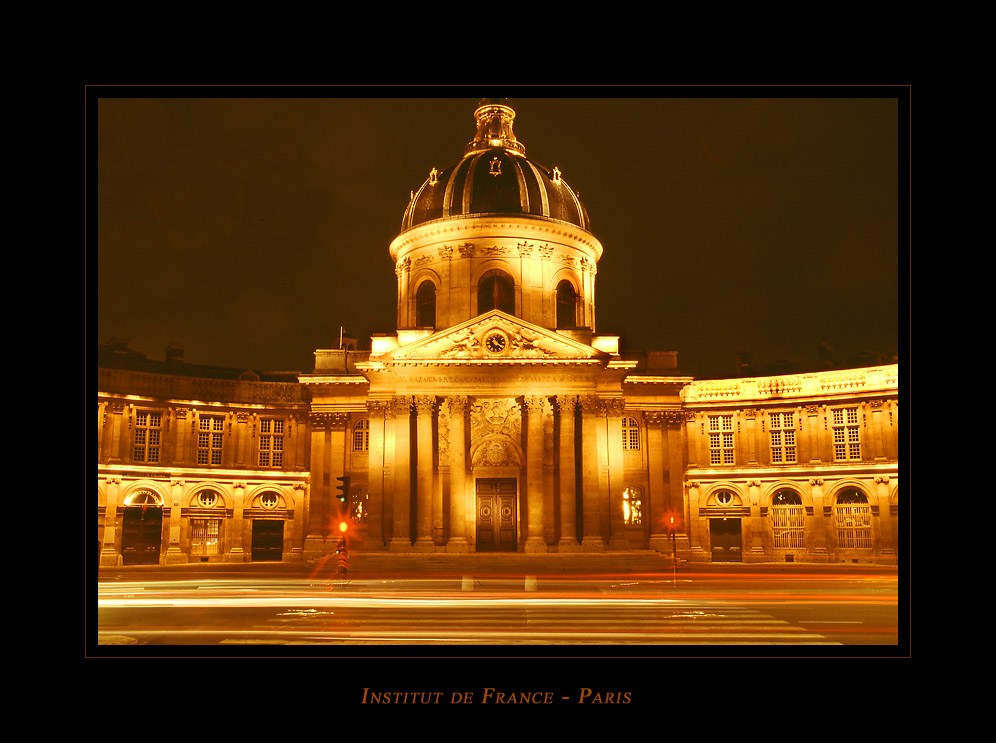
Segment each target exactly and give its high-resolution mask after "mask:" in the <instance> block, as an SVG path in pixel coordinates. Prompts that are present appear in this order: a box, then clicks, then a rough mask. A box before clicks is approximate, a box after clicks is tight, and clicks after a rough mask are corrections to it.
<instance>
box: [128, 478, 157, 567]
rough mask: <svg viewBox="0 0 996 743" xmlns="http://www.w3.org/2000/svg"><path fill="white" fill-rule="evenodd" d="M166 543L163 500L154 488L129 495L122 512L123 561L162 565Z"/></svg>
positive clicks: (133, 563) (131, 563) (134, 563)
mask: <svg viewBox="0 0 996 743" xmlns="http://www.w3.org/2000/svg"><path fill="white" fill-rule="evenodd" d="M162 544H163V501H162V498H160V497H159V495H157V494H156V493H154V492H152V491H151V490H140V491H138V492H136V493H133V494H132V495H130V496H128V498H127V499H126V500H125V507H124V509H123V512H122V514H121V561H122V563H123V564H124V565H158V564H159V555H160V552H161V551H162Z"/></svg>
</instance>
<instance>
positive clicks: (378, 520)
mask: <svg viewBox="0 0 996 743" xmlns="http://www.w3.org/2000/svg"><path fill="white" fill-rule="evenodd" d="M387 409H388V405H387V403H385V402H380V401H370V402H368V403H367V413H368V415H369V419H370V454H369V458H368V462H367V495H368V500H367V503H368V507H367V538H366V542H365V544H364V548H365V549H368V550H381V549H383V548H384V545H385V541H384V496H385V488H384V447H385V445H386V438H387V437H386V436H385V430H384V415H385V414H386V412H387ZM387 492H389V491H387Z"/></svg>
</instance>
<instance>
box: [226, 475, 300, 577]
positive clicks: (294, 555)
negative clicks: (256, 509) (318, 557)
mask: <svg viewBox="0 0 996 743" xmlns="http://www.w3.org/2000/svg"><path fill="white" fill-rule="evenodd" d="M293 491H294V505H293V513H294V523H293V524H292V530H293V531H292V534H293V536H292V537H291V540H292V543H291V549H290V553H291V554H290V557H289V558H287V559H288V560H291V561H295V562H297V561H300V560H302V559H303V557H304V548H303V545H304V522H305V519H304V510H303V506H304V504H305V503H306V502H307V499H306V495H307V492H308V486H307V485H305V484H304V483H302V482H296V483H294V485H293ZM241 515H242V514H241V512H240V513H239V516H241ZM243 559H245V558H244V557H243Z"/></svg>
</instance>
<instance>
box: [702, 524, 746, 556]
mask: <svg viewBox="0 0 996 743" xmlns="http://www.w3.org/2000/svg"><path fill="white" fill-rule="evenodd" d="M709 541H710V543H711V545H712V561H713V562H743V535H742V533H741V531H740V519H709Z"/></svg>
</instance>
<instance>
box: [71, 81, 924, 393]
mask: <svg viewBox="0 0 996 743" xmlns="http://www.w3.org/2000/svg"><path fill="white" fill-rule="evenodd" d="M378 92H381V93H382V94H385V93H387V92H390V93H391V94H394V93H395V92H396V91H395V90H393V89H392V90H390V91H378V90H377V89H374V90H373V91H370V90H368V89H362V90H360V89H352V88H338V87H333V88H320V89H312V88H300V89H299V88H278V89H276V90H268V91H265V92H264V93H261V92H260V91H259V90H257V89H244V90H243V89H240V88H234V89H228V90H222V91H216V90H210V91H206V90H204V89H198V88H193V89H189V90H187V89H174V88H168V87H166V88H151V89H147V90H142V91H137V92H136V91H134V90H132V89H130V88H121V89H118V88H114V87H108V88H100V89H91V90H90V91H89V95H90V97H91V99H92V102H93V103H94V105H95V106H96V119H95V122H94V120H93V119H92V118H91V122H92V124H94V125H92V126H91V127H90V128H89V129H88V135H89V136H90V137H91V143H90V144H91V150H90V158H89V159H88V161H87V168H88V175H89V177H90V178H91V183H92V184H93V186H94V187H95V189H96V194H95V196H96V199H95V200H96V207H95V209H94V210H93V211H92V212H91V215H93V214H95V216H96V228H95V230H93V231H92V232H91V237H95V238H96V251H94V250H93V249H92V248H93V244H92V242H91V244H90V245H88V257H89V259H90V261H91V267H92V268H94V269H95V270H94V271H93V273H92V276H93V278H94V279H95V283H94V294H95V305H96V306H95V309H96V318H95V323H93V325H92V331H91V332H93V333H94V334H95V337H91V338H90V342H91V343H105V342H107V341H108V340H109V339H111V338H112V337H118V338H126V339H128V341H129V344H130V347H131V348H133V349H135V350H137V351H140V352H142V353H145V354H146V355H147V356H148V357H149V358H150V359H162V358H163V357H164V349H165V348H166V346H167V345H168V344H170V343H172V342H176V343H179V344H180V345H182V346H183V347H184V349H185V359H186V361H187V362H188V363H191V364H208V365H219V366H228V367H235V368H240V369H249V368H252V369H256V370H265V371H304V372H308V371H311V370H312V368H313V362H314V356H313V353H314V351H315V349H318V348H332V347H335V346H336V345H337V344H338V337H339V328H340V326H343V327H344V329H345V332H346V334H347V335H351V336H353V337H356V338H358V339H359V340H360V344H361V347H364V348H368V347H369V345H368V344H369V337H370V335H371V334H374V333H392V332H394V330H395V326H396V316H395V306H396V292H397V284H396V279H395V275H394V266H393V263H392V261H391V259H390V257H389V255H388V252H387V249H388V246H389V244H390V242H391V240H392V239H393V238H394V237H396V236H397V234H398V232H399V230H400V226H401V218H402V215H403V213H404V209H405V206H406V205H407V203H408V199H409V192H410V191H411V190H413V189H417V188H418V187H419V185H420V184H421V183H422V182H423V181H424V180H425V178H426V177H427V176H428V173H429V170H430V169H431V168H432V167H436V168H438V169H439V170H442V169H443V168H445V167H446V166H448V165H450V164H452V163H453V162H455V161H456V160H458V159H459V158H460V157H461V156H462V154H463V148H464V146H465V145H466V144H467V143H468V142H469V141H470V140H471V139H472V138H473V136H474V132H475V123H474V118H473V112H474V108H475V107H476V103H477V100H478V97H479V96H478V93H476V92H474V91H467V90H464V89H459V90H453V91H448V90H445V89H444V90H442V91H439V90H436V89H432V90H431V91H429V92H431V93H432V94H433V95H440V94H443V95H445V94H448V93H452V94H453V95H452V97H445V98H439V97H420V96H421V94H422V93H423V92H426V91H423V90H422V89H419V88H413V89H411V90H410V91H403V92H407V93H409V94H410V97H407V98H386V97H372V95H377V94H378ZM501 92H502V93H504V91H501ZM516 92H518V93H519V94H520V95H519V96H518V97H516V96H514V95H510V96H509V100H508V103H509V105H511V106H512V108H514V109H515V112H516V118H515V125H514V131H515V134H516V137H517V138H518V140H519V141H520V142H521V143H522V144H523V145H524V146H525V148H526V156H527V157H529V158H530V159H531V160H533V161H535V162H537V163H540V164H542V165H545V166H548V167H553V166H558V167H559V168H560V169H561V171H562V172H563V178H564V180H566V181H567V183H568V184H569V185H571V186H572V187H573V188H574V189H575V190H577V191H580V194H581V200H582V202H583V203H584V204H585V206H586V208H587V210H588V214H589V216H590V218H591V228H592V232H593V233H594V234H595V236H596V237H597V238H598V239H599V240H600V241H601V243H602V245H603V247H604V250H605V252H604V255H603V256H602V259H601V261H600V262H599V264H598V275H597V279H596V282H597V283H596V295H595V296H596V305H597V321H598V327H597V329H596V330H597V332H599V333H601V334H607V335H619V336H620V338H621V340H620V345H621V347H622V348H623V349H624V350H675V351H678V359H679V366H680V370H681V372H682V373H685V374H690V375H694V376H697V377H732V376H735V375H736V366H735V354H736V350H737V349H738V348H740V347H744V348H748V349H750V350H751V351H752V354H753V362H754V366H755V370H756V372H757V373H761V372H763V371H764V368H765V366H766V365H767V364H770V363H773V362H776V361H778V360H781V359H785V360H789V361H791V362H795V363H796V364H798V365H799V366H800V367H802V368H806V367H813V366H815V364H816V362H817V355H818V349H819V345H820V343H821V342H826V343H828V344H829V345H830V346H832V347H833V349H834V354H835V359H836V360H837V362H838V364H839V365H841V366H843V365H844V362H845V361H846V360H847V359H848V358H849V357H851V356H853V355H854V354H857V353H859V352H870V353H873V354H883V353H891V354H897V353H899V352H900V350H901V344H902V343H903V340H901V338H902V339H905V337H906V332H905V329H904V330H903V331H901V330H900V328H901V324H903V323H905V313H904V312H902V311H901V294H902V293H901V291H900V287H901V286H902V287H903V288H904V290H905V287H906V285H907V278H906V276H905V275H903V272H904V271H905V270H906V262H907V256H908V253H909V238H908V234H907V225H908V219H909V218H908V203H909V191H908V160H907V156H908V147H909V145H908V140H907V135H906V132H907V131H908V122H907V114H908V105H909V104H908V100H906V99H905V89H900V88H897V89H895V90H889V89H885V90H880V89H874V90H868V89H862V88H857V89H855V90H846V91H843V92H842V94H841V95H839V96H836V97H832V98H831V97H824V96H827V95H830V94H833V93H835V91H834V90H827V89H824V88H814V89H812V90H803V91H801V92H802V94H803V95H804V96H805V97H799V95H798V94H799V91H797V90H795V89H792V90H791V91H784V90H780V89H777V88H776V89H773V90H772V89H759V90H756V89H753V88H750V87H747V88H743V89H738V90H736V91H734V93H735V97H727V98H722V97H697V96H699V95H700V94H702V91H699V90H690V89H685V88H680V87H679V88H659V89H652V90H651V91H649V92H648V91H646V90H643V89H640V90H639V91H633V90H627V89H614V88H613V89H606V90H604V91H599V92H601V93H604V95H605V97H601V98H581V97H536V96H537V95H538V92H537V91H530V90H529V89H526V90H525V91H516ZM572 92H573V94H574V95H575V96H576V95H577V91H572V90H570V89H567V90H565V91H562V92H561V94H562V95H571V94H572ZM584 92H588V91H584ZM635 92H638V93H639V94H640V95H641V96H642V95H644V94H648V93H649V94H648V95H646V97H627V96H628V95H630V94H633V93H635ZM711 92H712V94H713V95H715V94H716V91H711ZM722 92H723V93H725V92H728V91H725V90H724V91H722ZM789 92H791V95H789ZM523 93H524V94H523ZM530 93H533V95H532V96H530ZM544 93H545V91H544ZM705 93H706V94H708V93H710V91H709V89H706V91H705ZM494 94H495V91H493V90H486V91H481V93H480V96H484V95H494ZM875 95H877V96H878V97H873V96H875ZM98 96H99V100H96V99H97V97H98ZM177 96H179V97H177ZM235 96H240V97H235ZM291 96H295V97H291ZM317 96H324V97H317ZM348 96H357V97H348ZM901 129H903V130H904V131H900V130H901ZM93 135H96V139H95V141H94V140H93V139H92V138H93ZM94 166H96V167H95V172H94ZM89 198H90V204H91V206H92V204H93V194H90V195H89Z"/></svg>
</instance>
